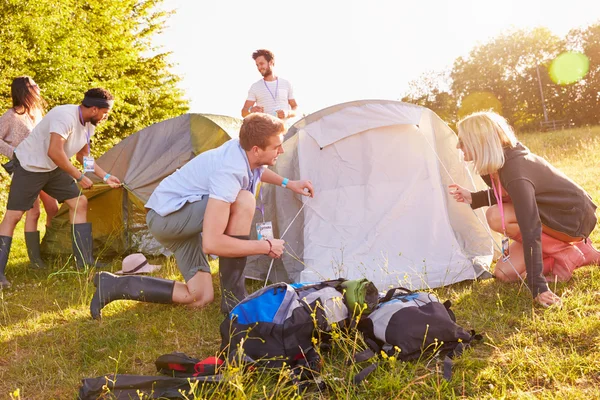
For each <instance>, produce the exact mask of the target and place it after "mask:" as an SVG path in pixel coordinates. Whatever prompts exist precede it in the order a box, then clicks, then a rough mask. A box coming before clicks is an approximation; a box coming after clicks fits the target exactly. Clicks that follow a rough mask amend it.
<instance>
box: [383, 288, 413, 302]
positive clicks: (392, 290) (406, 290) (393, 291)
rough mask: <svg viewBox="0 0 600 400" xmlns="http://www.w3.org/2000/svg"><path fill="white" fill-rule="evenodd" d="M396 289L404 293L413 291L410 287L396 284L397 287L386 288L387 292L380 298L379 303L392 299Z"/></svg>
mask: <svg viewBox="0 0 600 400" xmlns="http://www.w3.org/2000/svg"><path fill="white" fill-rule="evenodd" d="M396 290H399V291H401V292H404V293H406V294H412V293H415V292H413V291H412V290H410V289H407V288H404V287H401V286H398V287H395V288H393V289H390V290H388V291H387V293H386V294H385V296H384V297H383V298H382V299H380V300H379V302H380V303H385V302H386V301H390V300H391V299H392V297H394V295H395V294H396Z"/></svg>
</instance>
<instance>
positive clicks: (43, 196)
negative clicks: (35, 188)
mask: <svg viewBox="0 0 600 400" xmlns="http://www.w3.org/2000/svg"><path fill="white" fill-rule="evenodd" d="M40 200H41V201H42V204H44V210H46V227H48V226H50V224H51V223H52V218H54V216H55V215H56V214H57V213H58V201H56V199H55V198H54V197H51V196H50V195H49V194H47V193H46V192H44V191H41V192H40Z"/></svg>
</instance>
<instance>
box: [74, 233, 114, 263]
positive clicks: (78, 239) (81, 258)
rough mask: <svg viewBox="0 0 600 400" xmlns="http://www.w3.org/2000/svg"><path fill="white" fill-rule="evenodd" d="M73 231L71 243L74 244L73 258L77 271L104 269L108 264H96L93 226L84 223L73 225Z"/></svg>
mask: <svg viewBox="0 0 600 400" xmlns="http://www.w3.org/2000/svg"><path fill="white" fill-rule="evenodd" d="M71 226H72V231H71V241H72V243H73V256H74V257H75V262H76V266H77V269H86V268H90V267H94V266H95V267H96V268H104V267H106V266H107V265H108V264H104V263H100V262H96V261H95V260H94V239H93V238H92V224H91V223H89V222H84V223H82V224H73V225H71Z"/></svg>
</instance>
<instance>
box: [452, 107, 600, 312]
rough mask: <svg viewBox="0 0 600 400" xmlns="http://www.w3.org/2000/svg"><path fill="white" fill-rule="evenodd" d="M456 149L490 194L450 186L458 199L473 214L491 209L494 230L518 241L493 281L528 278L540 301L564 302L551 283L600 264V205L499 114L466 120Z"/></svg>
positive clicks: (489, 217) (480, 114) (460, 127)
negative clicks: (599, 210) (597, 241)
mask: <svg viewBox="0 0 600 400" xmlns="http://www.w3.org/2000/svg"><path fill="white" fill-rule="evenodd" d="M457 148H459V149H460V150H462V152H463V154H464V158H465V161H472V162H473V164H474V167H475V170H476V171H477V172H478V173H479V174H480V175H482V177H483V179H484V180H485V181H486V183H487V184H488V185H489V186H490V189H489V190H483V191H480V192H475V193H471V192H470V191H469V190H467V189H465V188H462V187H460V186H458V185H450V189H451V193H452V194H453V195H454V198H455V199H456V201H458V202H464V203H468V204H470V205H471V207H472V208H473V209H476V208H479V207H483V206H489V208H488V210H487V212H486V217H487V221H488V224H489V226H490V228H491V229H493V230H494V231H496V232H500V233H503V234H504V236H505V237H509V238H511V239H513V243H512V244H511V245H510V247H509V248H508V251H509V255H508V257H506V256H503V257H502V258H501V259H500V260H498V262H497V264H496V269H495V271H494V275H495V276H496V278H498V279H500V280H502V281H517V280H519V279H520V276H526V278H527V284H528V285H529V288H530V289H531V291H532V294H533V297H534V299H535V301H536V302H538V303H539V304H541V305H543V306H550V305H553V304H560V298H559V297H558V296H557V295H555V294H554V293H552V291H551V290H550V289H549V288H548V284H547V279H548V280H554V279H555V278H556V279H559V280H562V281H565V280H568V279H570V277H571V275H572V273H573V270H574V269H575V268H578V267H580V266H583V265H589V264H598V262H599V261H600V252H598V251H597V250H596V249H595V248H594V247H593V246H592V243H591V241H590V239H589V238H588V237H589V235H590V233H591V232H592V231H593V230H594V228H595V226H596V221H597V220H596V215H595V210H596V205H595V204H594V203H593V202H592V199H591V198H590V196H589V195H588V194H587V193H586V192H585V191H584V190H583V189H582V188H581V187H580V186H579V185H578V184H576V183H575V182H573V181H572V180H571V179H569V178H568V177H567V176H566V175H565V174H563V173H562V172H560V171H559V170H558V169H557V168H555V167H553V166H552V165H550V164H549V163H548V162H547V161H546V160H544V159H543V158H541V157H539V156H537V155H535V154H533V153H531V152H530V151H529V149H528V148H527V147H525V146H523V145H522V144H521V143H519V142H518V141H517V138H516V137H515V134H514V132H513V130H512V128H511V127H510V126H509V124H508V123H507V121H506V120H505V119H504V118H503V117H502V116H500V115H498V114H496V113H493V112H478V113H475V114H472V115H469V116H468V117H466V118H464V119H462V120H461V121H460V122H459V123H458V144H457ZM506 242H508V240H506Z"/></svg>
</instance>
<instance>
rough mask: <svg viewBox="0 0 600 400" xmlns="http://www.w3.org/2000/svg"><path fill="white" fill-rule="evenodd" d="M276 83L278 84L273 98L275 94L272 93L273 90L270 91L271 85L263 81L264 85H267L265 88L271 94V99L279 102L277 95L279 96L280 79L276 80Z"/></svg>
mask: <svg viewBox="0 0 600 400" xmlns="http://www.w3.org/2000/svg"><path fill="white" fill-rule="evenodd" d="M275 81H276V82H277V83H276V84H275V96H273V92H271V89H269V85H267V81H265V80H264V79H263V83H264V84H265V87H266V88H267V90H268V91H269V94H270V95H271V98H272V99H273V100H274V101H277V95H278V94H279V78H277V79H275Z"/></svg>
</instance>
